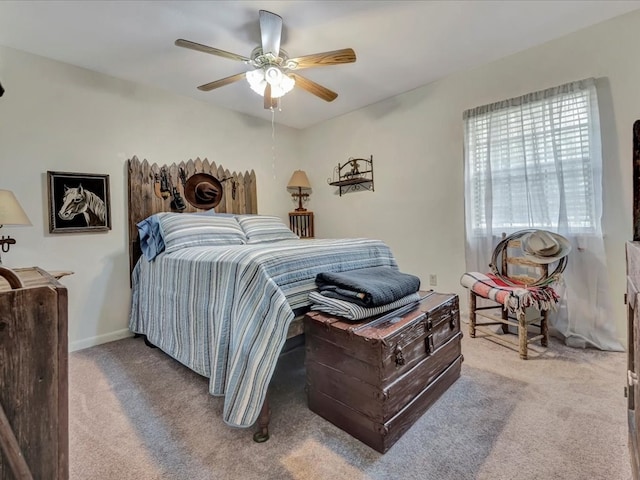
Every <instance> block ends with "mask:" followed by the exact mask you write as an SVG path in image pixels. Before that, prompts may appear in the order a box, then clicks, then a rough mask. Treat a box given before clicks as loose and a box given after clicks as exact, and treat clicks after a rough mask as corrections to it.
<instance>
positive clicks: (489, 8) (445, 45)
mask: <svg viewBox="0 0 640 480" xmlns="http://www.w3.org/2000/svg"><path fill="white" fill-rule="evenodd" d="M639 8H640V2H639V1H637V0H636V1H613V0H609V1H595V0H592V1H579V0H568V1H564V0H554V1H551V0H549V1H547V0H532V1H525V0H520V1H515V0H513V1H504V0H499V1H488V0H487V1H482V0H480V1H473V0H471V1H453V0H452V1H382V0H376V1H365V0H355V1H313V0H299V1H262V2H261V1H249V0H246V1H132V0H130V1H97V0H92V1H79V0H73V1H66V0H65V1H51V0H49V1H24V0H23V1H7V0H4V1H0V45H5V46H8V47H13V48H16V49H19V50H24V51H27V52H31V53H34V54H37V55H42V56H45V57H49V58H52V59H55V60H59V61H62V62H66V63H70V64H73V65H77V66H80V67H84V68H88V69H90V70H95V71H97V72H101V73H105V74H108V75H112V76H114V77H118V78H121V79H126V80H132V81H135V82H139V83H142V84H147V85H155V86H157V87H160V88H162V89H165V90H168V91H170V92H174V93H176V94H179V95H184V96H189V97H193V98H196V99H198V100H201V101H203V102H210V103H212V104H215V105H218V106H220V107H224V108H228V109H231V110H236V111H238V112H243V113H246V114H248V115H253V116H257V117H260V118H264V119H269V120H270V119H271V113H270V112H269V111H268V110H264V109H263V107H262V98H261V97H259V96H258V95H257V94H255V93H253V92H252V91H251V90H250V89H249V86H248V84H247V83H246V82H245V81H244V80H242V81H240V82H236V83H234V84H231V85H227V86H224V87H221V88H219V89H216V90H213V91H211V92H201V91H199V90H197V89H196V86H198V85H201V84H204V83H207V82H210V81H213V80H217V79H220V78H224V77H227V76H230V75H234V74H236V73H240V72H244V71H246V70H248V69H249V68H250V67H248V66H246V65H244V64H243V63H241V62H238V61H234V60H229V59H226V58H222V57H218V56H213V55H208V54H206V53H202V52H197V51H193V50H188V49H184V48H179V47H176V46H175V45H174V41H175V40H176V39H178V38H184V39H187V40H191V41H194V42H197V43H201V44H205V45H208V46H212V47H215V48H218V49H221V50H226V51H229V52H233V53H237V54H240V55H243V56H247V57H248V56H250V54H251V51H252V49H253V48H254V47H255V46H257V45H259V44H260V29H259V24H258V10H260V9H264V10H269V11H271V12H274V13H277V14H279V15H280V16H281V17H282V18H283V22H284V28H283V37H282V48H284V49H285V50H286V51H287V53H288V54H289V56H290V57H298V56H302V55H308V54H311V53H319V52H324V51H329V50H337V49H341V48H346V47H351V48H353V49H354V50H355V52H356V55H357V61H356V63H353V64H345V65H335V66H329V67H320V68H312V69H307V70H304V72H302V73H303V75H304V76H305V77H307V78H309V79H311V80H313V81H315V82H318V83H320V84H321V85H323V86H326V87H327V88H329V89H331V90H333V91H335V92H337V93H338V94H339V96H338V98H337V99H336V100H335V101H333V102H331V103H327V102H325V101H323V100H321V99H319V98H317V97H315V96H313V95H311V94H309V93H308V92H306V91H304V90H302V89H300V88H296V89H294V90H293V92H291V93H289V94H287V95H286V96H285V97H284V98H283V101H282V104H281V111H278V112H276V114H275V121H276V122H278V123H281V124H284V125H288V126H291V127H295V128H305V127H308V126H311V125H314V124H317V123H319V122H322V121H324V120H327V119H329V118H332V117H336V116H338V115H342V114H344V113H347V112H350V111H353V110H356V109H358V108H361V107H364V106H366V105H370V104H372V103H375V102H378V101H380V100H383V99H385V98H388V97H391V96H394V95H397V94H399V93H402V92H406V91H409V90H412V89H414V88H417V87H419V86H422V85H425V84H428V83H430V82H433V81H434V80H437V79H439V78H442V77H445V76H447V75H450V74H451V73H454V72H457V71H461V70H466V69H469V68H472V67H474V66H476V65H480V64H483V63H487V62H490V61H492V60H496V59H498V58H501V57H504V56H507V55H510V54H513V53H515V52H518V51H521V50H524V49H526V48H529V47H532V46H535V45H539V44H541V43H544V42H547V41H549V40H552V39H554V38H557V37H560V36H562V35H565V34H568V33H571V32H574V31H576V30H579V29H581V28H584V27H587V26H589V25H592V24H595V23H598V22H601V21H604V20H607V19H609V18H612V17H615V16H617V15H622V14H624V13H627V12H629V11H631V10H636V9H639ZM1 79H2V66H1V65H0V80H1ZM4 86H5V88H6V89H7V93H8V94H10V91H9V90H10V88H11V86H10V85H6V84H5V85H4Z"/></svg>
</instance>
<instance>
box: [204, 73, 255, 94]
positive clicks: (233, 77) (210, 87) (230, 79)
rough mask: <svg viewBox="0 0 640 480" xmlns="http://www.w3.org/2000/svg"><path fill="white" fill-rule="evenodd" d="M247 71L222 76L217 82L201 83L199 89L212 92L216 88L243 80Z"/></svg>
mask: <svg viewBox="0 0 640 480" xmlns="http://www.w3.org/2000/svg"><path fill="white" fill-rule="evenodd" d="M245 76H246V72H242V73H237V74H235V75H231V76H230V77H226V78H221V79H220V80H216V81H215V82H210V83H205V84H204V85H200V86H199V87H198V90H202V91H203V92H210V91H211V90H213V89H215V88H220V87H224V86H225V85H229V84H230V83H233V82H237V81H238V80H242V79H243V78H245Z"/></svg>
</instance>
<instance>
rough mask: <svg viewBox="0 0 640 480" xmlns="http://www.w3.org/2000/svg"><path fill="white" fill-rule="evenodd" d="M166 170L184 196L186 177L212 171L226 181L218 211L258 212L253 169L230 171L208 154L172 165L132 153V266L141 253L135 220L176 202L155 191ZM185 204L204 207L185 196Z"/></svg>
mask: <svg viewBox="0 0 640 480" xmlns="http://www.w3.org/2000/svg"><path fill="white" fill-rule="evenodd" d="M163 169H164V172H165V174H166V178H167V180H168V182H169V187H170V189H171V190H172V189H173V188H176V189H177V191H178V193H179V194H180V195H181V196H182V198H183V199H184V185H183V181H184V180H186V179H188V178H189V177H190V176H191V175H193V174H195V173H208V174H210V175H213V176H214V177H216V178H217V179H218V180H220V182H221V183H222V185H223V188H224V195H223V197H222V200H221V202H220V203H219V204H218V206H217V207H216V208H215V210H216V212H219V213H258V195H257V193H256V174H255V172H254V171H253V170H251V172H248V171H245V172H244V173H236V172H229V170H226V169H224V168H223V167H222V165H219V166H216V164H215V162H209V160H207V159H206V158H205V159H204V160H200V159H199V158H196V159H195V160H189V161H188V162H180V163H178V164H175V163H172V164H171V165H157V164H155V163H154V164H149V162H148V161H147V160H143V161H140V160H138V158H137V157H135V156H134V157H133V158H131V159H129V161H128V179H127V186H128V191H129V194H128V212H129V269H130V272H131V271H133V267H134V266H135V264H136V262H137V261H138V259H139V258H140V255H142V252H141V250H140V242H139V239H138V229H137V227H136V224H137V223H139V222H140V221H142V220H144V219H145V218H147V217H148V216H150V215H153V214H154V213H160V212H172V211H176V210H174V209H173V208H174V205H173V204H172V202H171V197H170V196H169V197H168V198H166V199H165V198H162V197H160V196H158V195H156V191H157V185H156V184H159V183H160V179H161V173H162V172H163ZM185 205H186V208H185V209H184V210H182V212H198V211H202V210H199V209H197V208H195V207H194V206H192V205H191V204H189V203H188V202H186V200H185Z"/></svg>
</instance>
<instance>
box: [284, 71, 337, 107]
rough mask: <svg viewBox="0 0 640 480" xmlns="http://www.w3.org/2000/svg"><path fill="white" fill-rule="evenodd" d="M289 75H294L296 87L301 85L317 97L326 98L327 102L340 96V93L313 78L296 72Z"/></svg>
mask: <svg viewBox="0 0 640 480" xmlns="http://www.w3.org/2000/svg"><path fill="white" fill-rule="evenodd" d="M289 76H290V77H293V79H294V80H295V81H296V87H300V88H302V89H304V90H306V91H307V92H309V93H312V94H314V95H315V96H316V97H320V98H321V99H323V100H326V101H327V102H333V101H334V100H335V99H336V98H337V97H338V94H337V93H336V92H332V91H331V90H329V89H328V88H326V87H323V86H322V85H320V84H318V83H316V82H314V81H313V80H309V79H308V78H305V77H301V76H300V75H297V74H295V73H290V74H289Z"/></svg>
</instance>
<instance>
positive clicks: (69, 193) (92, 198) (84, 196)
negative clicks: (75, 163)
mask: <svg viewBox="0 0 640 480" xmlns="http://www.w3.org/2000/svg"><path fill="white" fill-rule="evenodd" d="M80 213H81V214H83V215H84V219H85V220H86V222H87V226H89V227H96V226H104V225H105V224H106V222H105V219H106V215H107V209H106V207H105V204H104V201H102V200H101V199H100V197H98V196H97V195H96V194H95V193H93V192H90V191H89V190H85V189H84V188H82V184H80V185H78V186H77V187H76V188H71V187H67V186H66V185H65V186H64V196H63V197H62V207H60V211H59V212H58V216H59V217H60V218H61V219H62V220H71V219H72V218H73V217H75V216H76V215H78V214H80Z"/></svg>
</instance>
